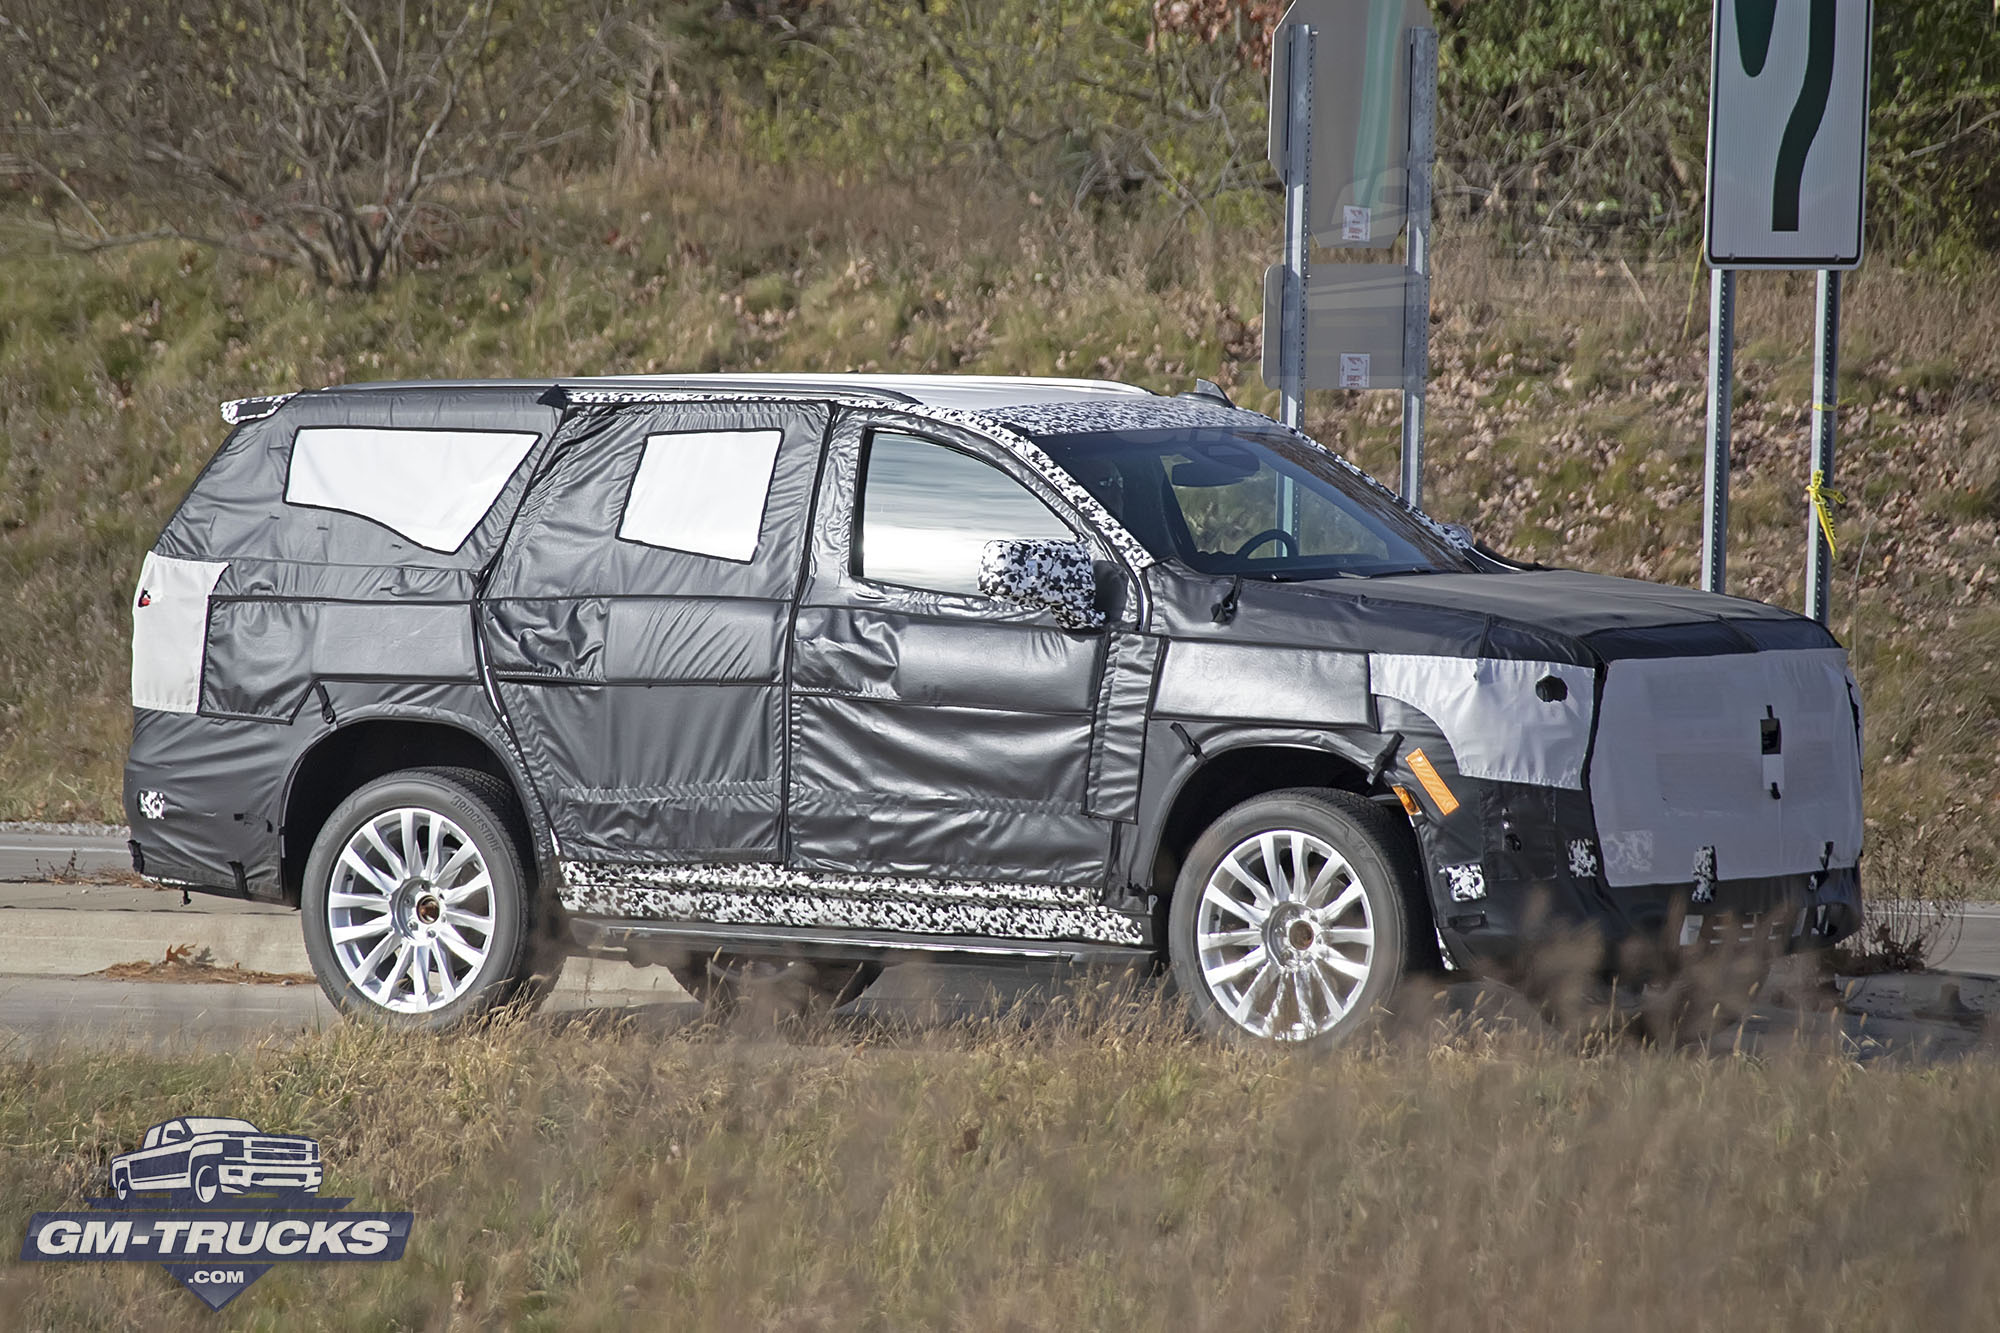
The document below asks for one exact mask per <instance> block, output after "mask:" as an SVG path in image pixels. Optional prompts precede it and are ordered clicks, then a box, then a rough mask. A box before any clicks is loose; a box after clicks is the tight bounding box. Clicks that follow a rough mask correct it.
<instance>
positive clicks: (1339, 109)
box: [1270, 0, 1430, 249]
mask: <svg viewBox="0 0 2000 1333" xmlns="http://www.w3.org/2000/svg"><path fill="white" fill-rule="evenodd" d="M1295 23H1299V24H1310V25H1312V27H1313V28H1314V29H1315V30H1316V31H1317V32H1318V34H1319V35H1318V37H1317V39H1316V40H1315V42H1314V44H1313V47H1314V56H1313V65H1314V66H1315V68H1314V70H1313V114H1312V188H1311V191H1310V208H1311V210H1312V216H1311V217H1310V218H1309V219H1308V222H1309V224H1310V226H1311V230H1312V238H1313V240H1314V242H1316V243H1317V244H1319V245H1323V246H1328V247H1344V248H1360V247H1368V248H1372V249H1382V248H1385V247H1387V246H1391V245H1394V244H1395V243H1396V237H1397V236H1399V235H1401V234H1402V231H1403V223H1404V219H1405V213H1406V211H1407V208H1408V204H1407V193H1408V180H1407V170H1408V168H1407V163H1408V159H1409V152H1410V130H1409V124H1410V120H1409V103H1410V93H1409V88H1410V29H1411V28H1413V27H1429V26H1430V15H1429V12H1428V11H1427V10H1426V9H1425V7H1424V0H1293V3H1292V4H1291V6H1290V7H1289V8H1287V9H1286V10H1285V14H1284V17H1283V18H1281V19H1279V20H1278V29H1277V32H1276V34H1275V36H1274V38H1273V43H1272V47H1271V49H1272V51H1273V52H1275V53H1276V55H1277V58H1276V59H1274V60H1273V61H1272V62H1271V66H1272V68H1271V143H1270V154H1271V165H1273V166H1275V167H1277V168H1278V170H1279V171H1280V172H1281V173H1282V172H1283V171H1284V160H1285V142H1284V126H1285V111H1284V102H1285V89H1286V86H1287V72H1286V70H1285V68H1284V54H1285V29H1286V28H1287V27H1289V26H1290V25H1292V24H1295Z"/></svg>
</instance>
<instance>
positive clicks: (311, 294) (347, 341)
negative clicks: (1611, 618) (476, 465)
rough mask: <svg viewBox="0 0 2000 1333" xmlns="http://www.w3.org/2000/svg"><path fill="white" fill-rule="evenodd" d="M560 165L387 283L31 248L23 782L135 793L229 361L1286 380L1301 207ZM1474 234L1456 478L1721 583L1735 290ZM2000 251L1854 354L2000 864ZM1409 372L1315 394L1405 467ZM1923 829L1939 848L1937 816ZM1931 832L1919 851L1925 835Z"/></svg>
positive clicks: (1751, 284)
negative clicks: (1997, 258)
mask: <svg viewBox="0 0 2000 1333" xmlns="http://www.w3.org/2000/svg"><path fill="white" fill-rule="evenodd" d="M543 197H546V198H549V199H551V200H554V201H555V202H553V203H551V204H549V205H548V206H546V208H545V209H544V211H542V212H540V213H538V214H533V215H518V214H515V215H510V216H506V217H503V219H502V220H501V221H500V222H497V223H494V224H491V225H490V226H488V227H486V228H485V229H483V230H481V231H480V232H479V234H478V235H477V236H476V237H475V238H473V239H472V241H470V242H468V244H467V245H465V246H464V247H462V248H461V250H460V252H459V253H458V254H456V255H455V256H453V257H451V258H449V259H444V260H440V261H437V262H436V263H435V264H433V265H432V266H431V267H429V268H427V269H424V270H422V271H418V272H415V273H411V274H408V275H406V276H404V277H402V278H400V279H399V280H398V281H397V282H395V283H394V284H392V285H391V286H390V287H389V288H387V289H386V290H385V291H384V292H382V293H380V294H377V295H374V296H363V295H357V294H352V293H347V292H340V291H332V290H322V289H320V288H318V287H316V286H314V285H313V284H312V283H311V282H310V281H309V280H306V279H303V278H302V277H300V276H299V275H298V274H296V273H293V272H289V271H276V270H272V269H268V268H264V267H260V266H257V265H254V264H251V263H249V262H247V261H239V260H235V259H229V258H220V259H219V258H217V257H216V256H215V255H214V254H212V253H211V252H208V251H205V250H200V249H197V248H194V247H184V246H180V245H176V244H165V245H155V246H150V247H141V248H134V249H130V250H124V251H114V252H110V253H108V254H105V255H102V256H97V257H90V258H85V257H76V256H69V255H58V254H54V253H23V252H21V251H18V250H17V251H15V252H14V253H11V254H8V255H5V256H0V569H4V570H5V577H4V581H0V819H13V818H41V819H72V818H108V819H116V818H118V813H117V810H118V785H119V768H120V764H121V762H122V758H123V746H124V741H125V737H126V733H127V729H128V727H129V721H130V717H129V709H128V705H127V701H126V700H127V691H126V670H127V667H126V651H127V636H128V612H127V610H126V606H127V599H128V598H129V596H130V592H131V584H132V579H133V577H134V574H135V572H136V570H137V567H138V561H139V557H140V555H141V554H142V553H143V552H144V550H145V549H146V547H147V546H148V545H149V544H150V542H151V540H152V538H153V536H154V535H155V533H156V532H157V531H158V529H159V527H160V525H161V524H162V522H164V520H165V518H166V516H167V514H168V513H169V512H170V510H171V508H172V506H173V505H174V504H175V503H176V502H177V500H178V499H179V497H180V496H181V494H182V493H183V492H184V491H185V489H186V487H187V486H188V484H189V482H190V481H191V480H192V478H193V476H194V473H195V471H196V470H197V469H198V468H199V466H200V464H201V463H202V461H203V460H204V459H205V458H206V457H207V456H208V454H209V453H210V452H211V451H212V450H213V448H214V447H215V445H216V444H217V443H218V442H219V441H220V439H221V437H222V434H223V430H224V428H223V427H222V425H221V423H220V422H219V421H218V420H217V418H216V415H215V404H216V403H217V402H218V401H219V400H221V399H224V398H230V397H237V396H242V395H246V394H253V393H260V392H272V391H279V390H284V389H290V388H295V387H300V386H314V385H321V384H328V383H336V382H340V381H350V380H367V379H391V378H405V377H409V378H420V377H431V376H440V375H465V376H479V375H506V374H514V373H530V372H532V373H599V372H606V371H618V370H633V371H658V370H716V369H725V368H726V369H738V370H766V369H791V370H846V369H864V370H895V371H942V370H959V371H967V372H990V373H1024V374H1068V375H1104V376H1111V377H1115V378H1120V379H1129V380H1133V381H1135V382H1137V383H1140V384H1144V385H1147V386H1149V387H1153V388H1157V389H1163V390H1170V391H1171V390H1177V389H1179V388H1183V387H1186V386H1187V385H1188V384H1189V383H1190V382H1191V380H1192V379H1193V377H1195V376H1197V375H1202V376H1207V377H1209V378H1213V379H1216V380H1218V381H1220V382H1221V383H1222V384H1224V385H1225V386H1226V387H1229V388H1230V389H1231V390H1232V391H1233V392H1235V393H1236V394H1237V395H1238V396H1239V399H1240V400H1241V401H1244V402H1245V403H1247V404H1248V405H1251V406H1255V407H1259V408H1263V409H1266V410H1271V409H1274V408H1275V397H1274V395H1272V394H1271V393H1269V392H1268V391H1266V390H1265V389H1264V388H1263V387H1262V385H1261V384H1259V383H1256V382H1255V379H1256V357H1257V352H1258V345H1259V328H1258V325H1259V307H1260V301H1261V297H1260V294H1259V293H1260V284H1261V272H1262V269H1263V266H1264V265H1265V264H1266V263H1267V262H1269V260H1270V259H1271V258H1272V257H1273V254H1274V251H1275V246H1276V231H1275V228H1274V227H1273V228H1269V229H1265V228H1259V229H1256V230H1251V231H1239V230H1218V229H1210V230H1201V229H1198V228H1197V229H1190V228H1188V227H1187V226H1179V225H1177V226H1168V225H1164V224H1159V225H1156V224H1151V223H1146V222H1133V221H1126V222H1117V223H1103V222H1097V223H1093V222H1089V221H1085V220H1079V219H1078V218H1077V217H1075V216H1074V215H1071V214H1068V213H1066V212H1057V211H1053V210H1050V211H1044V210H1041V209H1037V208H1032V207H1029V206H1028V205H1024V204H1022V203H1020V202H1018V201H1013V200H1010V199H1007V198H1003V197H996V196H992V195H989V194H986V193H983V192H981V191H978V190H976V189H961V188H957V187H954V188H951V189H938V188H932V189H927V190H925V191H923V192H922V193H917V192H913V191H912V190H911V189H909V188H906V187H891V186H882V185H874V184H868V183H857V182H853V181H845V182H843V181H842V180H841V179H838V178H828V177H826V176H822V175H817V174H812V173H805V172H787V171H783V170H779V169H754V168H747V167H744V166H743V165H742V164H741V163H739V162H736V161H733V160H725V159H708V158H704V159H698V160H692V161H687V162H683V163H680V164H678V165H675V166H662V167H658V168H655V169H650V170H648V171H646V172H643V173H639V174H628V175H624V176H620V177H616V178H613V177H590V178H585V179H576V180H570V181H565V182H553V183H551V184H550V186H549V188H548V189H546V190H545V191H544V192H543ZM1487 253H1488V252H1487V250H1486V249H1485V247H1483V246H1482V245H1481V243H1480V242H1479V240H1478V239H1477V238H1476V237H1470V236H1458V235H1454V234H1452V233H1450V232H1449V231H1447V232H1446V233H1445V234H1444V235H1443V236H1442V237H1441V238H1440V240H1439V245H1438V258H1439V263H1438V278H1437V281H1436V287H1435V291H1436V312H1435V316H1434V329H1433V333H1434V339H1433V366H1434V369H1435V380H1434V384H1433V388H1432V396H1431V400H1430V402H1431V407H1430V421H1431V429H1432V442H1431V452H1430V466H1429V469H1428V472H1427V486H1428V491H1427V500H1428V504H1427V507H1428V508H1430V509H1431V510H1432V512H1434V513H1435V514H1437V515H1438V516H1439V517H1441V518H1445V519H1449V520H1458V521H1463V522H1466V523H1468V524H1470V525H1471V526H1472V527H1474V528H1475V529H1476V530H1477V531H1479V532H1480V534H1481V535H1482V536H1483V537H1484V538H1485V539H1486V540H1488V541H1490V542H1491V543H1493V544H1494V545H1496V546H1500V547H1502V548H1508V549H1512V550H1514V551H1516V552H1518V553H1521V554H1530V555H1533V556H1535V557H1537V558H1539V559H1542V560H1544V561H1549V562H1552V563H1561V564H1566V565H1572V566H1576V567H1580V568H1586V569H1595V570H1602V571H1605V572H1609V573H1619V574H1631V575H1637V576H1642V577H1647V578H1655V579H1663V580H1668V581H1676V582H1684V583H1686V582H1692V581H1693V578H1694V575H1695V569H1696V562H1697V559H1698V555H1699V517H1700V508H1701V499H1700V466H1701V449H1702V438H1701V421H1702V376H1703V372H1704V362H1705V356H1706V349H1705V334H1706V329H1705V325H1704V323H1703V321H1702V319H1701V315H1702V313H1704V312H1702V311H1699V310H1696V311H1694V317H1693V319H1692V320H1690V319H1689V317H1688V316H1689V312H1690V304H1691V300H1692V298H1693V297H1694V296H1695V295H1696V294H1697V289H1696V288H1695V287H1693V286H1692V285H1691V279H1697V278H1698V276H1699V275H1697V274H1696V273H1695V272H1694V271H1693V269H1692V260H1690V261H1689V263H1688V264H1687V265H1679V266H1675V267H1674V268H1672V269H1661V270H1638V271H1634V270H1632V269H1630V268H1627V267H1625V266H1623V265H1617V264H1614V265H1612V266H1611V267H1609V268H1605V267H1602V266H1582V267H1573V268H1562V267H1548V266H1534V267H1521V266H1518V265H1508V264H1504V263H1501V262H1499V261H1496V260H1491V259H1489V258H1487V257H1486V255H1487ZM1995 288H2000V282H1994V281H1982V282H1980V283H1978V284H1967V283H1965V282H1963V281H1960V282H1956V283H1947V282H1945V281H1944V280H1942V279H1930V278H1924V277H1919V276H1912V275H1908V274H1903V273H1899V272H1896V271H1893V270H1890V269H1888V268H1887V267H1885V266H1877V267H1873V268H1868V269H1864V270H1863V272H1861V273H1860V274H1859V275H1858V276H1857V277H1855V278H1854V279H1853V280H1852V281H1851V283H1850V288H1849V292H1848V301H1847V328H1848V336H1847V339H1846V343H1845V348H1844V353H1845V355H1844V364H1845V369H1846V373H1845V375H1844V377H1843V380H1842V390H1841V392H1842V404H1843V409H1844V415H1843V418H1842V422H1841V442H1840V448H1841V462H1840V481H1841V484H1842V485H1843V487H1844V489H1845V490H1846V491H1847V492H1848V494H1849V496H1850V498H1851V500H1852V501H1853V503H1852V504H1850V505H1849V506H1848V507H1847V508H1846V509H1844V510H1843V511H1841V513H1840V516H1839V530H1840V538H1841V544H1840V553H1839V559H1838V562H1837V573H1838V582H1837V585H1836V593H1835V612H1834V627H1835V629H1836V631H1837V632H1838V633H1839V634H1840V635H1841V637H1842V638H1843V640H1844V641H1847V642H1849V643H1850V644H1851V645H1852V646H1853V648H1854V652H1855V656H1856V660H1857V663H1858V669H1859V671H1860V674H1861V678H1862V681H1863V684H1864V686H1865V689H1866V696H1867V703H1868V708H1869V717H1868V735H1867V741H1868V759H1867V763H1868V775H1867V791H1868V801H1869V816H1870V820H1871V824H1872V825H1873V826H1874V830H1875V843H1876V846H1877V848H1878V851H1881V850H1889V851H1892V852H1894V853H1896V854H1897V855H1901V856H1904V857H1905V863H1906V864H1908V865H1909V866H1912V867H1914V868H1915V871H1916V873H1920V874H1946V873H1948V874H1951V875H1953V876H1954V877H1961V876H1963V877H1970V878H1973V879H1975V880H1978V881H1981V882H1982V883H1984V884H1988V885H1990V884H1991V882H1992V881H1993V879H1994V870H1995V867H1996V866H2000V818H1996V816H2000V794H1996V790H1995V788H1994V787H1993V785H1992V783H1991V781H1990V778H1989V777H1988V773H1989V769H1990V765H1991V763H1992V760H1993V757H1994V755H1995V753H1996V751H2000V605H1996V603H1995V600H1994V596H1993V589H1994V585H1995V582H1996V580H2000V393H1996V389H2000V314H1996V309H2000V301H1996V300H1995V297H1996V296H2000V291H1996V290H1994V289H1995ZM1811 309H1812V307H1811V297H1810V288H1809V286H1808V285H1807V284H1806V283H1805V282H1804V281H1803V280H1800V279H1794V278H1787V277H1782V276H1771V277H1752V278H1749V279H1746V281H1745V283H1744V292H1743V300H1742V312H1741V323H1740V325H1739V327H1740V329H1741V330H1742V335H1743V338H1744V346H1743V347H1742V348H1741V350H1740V351H1739V360H1738V364H1739V374H1740V377H1741V381H1740V385H1739V390H1738V393H1739V402H1738V408H1737V417H1736V420H1737V447H1738V452H1737V460H1736V461H1737V468H1736V473H1735V477H1734V480H1733V483H1732V485H1733V488H1734V497H1735V508H1734V511H1733V520H1734V521H1733V535H1734V539H1735V546H1734V549H1733V551H1732V556H1731V561H1732V563H1731V572H1732V583H1731V590H1732V591H1739V592H1744V593H1747V594H1750V595H1753V596H1758V597H1762V598H1766V599H1769V600H1774V601H1779V602H1783V603H1786V604H1789V605H1794V606H1796V605H1798V604H1799V602H1800V598H1801V593H1800V580H1801V576H1800V561H1801V554H1802V550H1803V544H1804V524H1805V507H1804V498H1803V492H1804V488H1805V482H1806V467H1807V463H1806V440H1807V429H1808V428H1807V409H1808V405H1809V384H1810V381H1809V365H1808V355H1809V346H1810V323H1811ZM1395 413H1396V404H1395V401H1394V399H1393V397H1392V396H1389V395H1375V396H1372V397H1369V396H1364V395H1359V394H1334V393H1323V394H1316V395H1314V396H1313V398H1312V400H1311V403H1310V405H1309V421H1308V425H1309V427H1310V428H1311V429H1312V431H1313V432H1314V433H1315V434H1317V435H1318V436H1319V437H1320V438H1322V439H1324V440H1326V441H1327V442H1329V443H1330V444H1333V445H1335V446H1336V447H1339V448H1342V449H1345V450H1347V451H1348V452H1349V453H1350V454H1351V455H1352V456H1354V457H1355V458H1356V460H1357V461H1359V462H1361V463H1362V464H1363V465H1364V466H1366V467H1368V468H1369V469H1370V470H1372V471H1375V472H1376V473H1377V475H1385V476H1386V475H1393V473H1394V470H1395V448H1396V445H1395V439H1396V417H1395ZM1919 853H1920V854H1919ZM1911 857H1914V859H1910V858H1911Z"/></svg>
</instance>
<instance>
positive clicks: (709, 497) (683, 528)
mask: <svg viewBox="0 0 2000 1333" xmlns="http://www.w3.org/2000/svg"><path fill="white" fill-rule="evenodd" d="M781 438H782V435H781V433H780V432H778V431H775V430H710V431H684V432H681V433H678V434H672V435H649V436H647V437H646V454H645V457H643V458H641V459H640V460H639V471H638V473H637V475H635V476H634V477H633V478H632V491H631V494H629V495H627V496H626V497H625V517H624V518H623V519H622V520H621V521H620V522H619V524H618V535H619V537H620V538H622V539H623V540H625V541H628V542H640V543H643V544H644V545H647V546H660V547H664V548H666V549H667V550H670V551H691V552H693V553H694V554H696V555H712V556H715V557H716V558H717V559H720V560H735V561H738V562H745V561H748V560H749V559H750V558H751V557H752V556H754V555H756V554H757V533H758V531H759V530H760V529H761V528H762V527H763V526H764V502H765V500H766V499H768V498H769V497H770V494H771V470H772V468H773V467H775V466H776V465H777V461H778V442H779V440H780V439H781Z"/></svg>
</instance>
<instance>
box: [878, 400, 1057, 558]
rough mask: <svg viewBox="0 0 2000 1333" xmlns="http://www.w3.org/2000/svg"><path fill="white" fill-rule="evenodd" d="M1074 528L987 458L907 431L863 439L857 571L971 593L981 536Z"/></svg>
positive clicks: (1015, 536) (1013, 536) (1043, 534)
mask: <svg viewBox="0 0 2000 1333" xmlns="http://www.w3.org/2000/svg"><path fill="white" fill-rule="evenodd" d="M1075 536H1076V534H1075V533H1074V532H1072V531H1071V530H1070V528H1069V525H1068V524H1066V523H1064V522H1063V521H1062V520H1061V519H1059V518H1057V517H1056V516H1055V514H1054V513H1053V512H1051V511H1050V509H1049V507H1048V506H1047V505H1045V504H1043V503H1042V502H1041V501H1040V500H1039V499H1037V498H1036V497H1035V495H1034V493H1033V492H1031V491H1030V490H1028V488H1027V487H1025V486H1023V485H1021V483H1020V482H1018V481H1015V480H1014V479H1013V478H1012V477H1010V476H1008V475H1007V474H1006V473H1004V472H1002V471H1001V470H1000V469H999V468H997V467H994V466H993V465H992V464H991V463H986V462H982V461H981V460H979V459H977V458H974V457H973V456H972V455H970V454H963V453H960V452H959V451H958V450H956V449H950V448H947V447H945V446H944V445H941V444H935V443H933V442H931V441H929V440H923V439H918V438H917V437H915V436H912V435H894V434H890V433H888V432H878V433H877V434H876V435H875V436H874V437H873V438H872V439H871V440H870V441H869V445H868V458H867V464H866V467H865V469H864V471H863V477H862V484H861V513H860V521H859V523H858V524H857V531H856V536H855V545H854V569H855V572H856V573H857V574H859V575H860V576H861V577H862V578H866V579H873V580H875V581H876V582H878V583H896V584H902V585H904V586H906V587H912V588H928V589H933V590H935V591H938V592H955V593H975V594H976V593H978V591H979V557H980V554H981V553H982V552H983V551H984V550H985V548H986V543H988V542H990V541H999V540H1022V539H1029V538H1050V539H1054V540H1057V541H1068V540H1072V539H1073V538H1074V537H1075Z"/></svg>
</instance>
